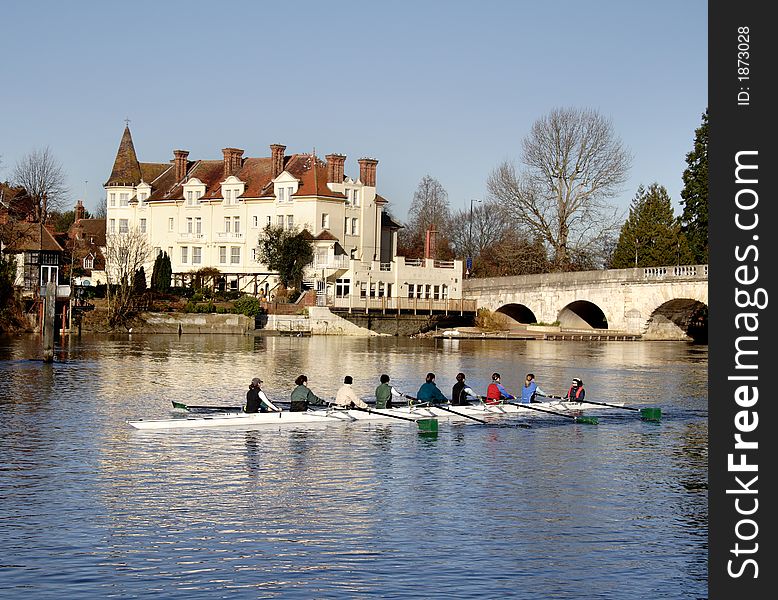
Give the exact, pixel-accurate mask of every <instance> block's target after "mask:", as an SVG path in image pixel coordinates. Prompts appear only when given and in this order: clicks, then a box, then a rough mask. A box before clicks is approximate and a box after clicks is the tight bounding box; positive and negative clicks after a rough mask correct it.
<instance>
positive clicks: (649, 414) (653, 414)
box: [549, 396, 662, 421]
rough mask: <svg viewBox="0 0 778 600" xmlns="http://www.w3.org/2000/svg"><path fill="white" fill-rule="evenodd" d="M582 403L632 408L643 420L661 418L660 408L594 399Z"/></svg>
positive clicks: (625, 408)
mask: <svg viewBox="0 0 778 600" xmlns="http://www.w3.org/2000/svg"><path fill="white" fill-rule="evenodd" d="M549 398H555V399H557V400H564V398H562V396H549ZM581 402H583V403H584V404H598V405H600V406H608V407H610V408H621V409H624V410H634V411H638V412H640V419H641V420H643V421H659V420H660V419H661V418H662V409H661V408H635V407H634V406H619V405H618V404H608V403H607V402H595V401H594V400H586V399H585V398H584V399H583V400H582V401H581Z"/></svg>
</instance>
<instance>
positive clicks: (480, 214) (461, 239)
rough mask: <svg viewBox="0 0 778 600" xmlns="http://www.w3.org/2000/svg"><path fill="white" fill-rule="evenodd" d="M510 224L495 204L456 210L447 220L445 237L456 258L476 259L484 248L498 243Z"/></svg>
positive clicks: (482, 204) (489, 203) (500, 208)
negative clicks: (450, 244)
mask: <svg viewBox="0 0 778 600" xmlns="http://www.w3.org/2000/svg"><path fill="white" fill-rule="evenodd" d="M510 227H511V224H510V222H509V221H508V220H506V218H505V215H503V210H502V207H501V206H500V205H499V204H497V203H496V202H485V203H481V204H478V205H477V206H475V207H474V208H473V210H472V211H471V210H470V209H469V208H467V209H463V210H458V211H456V212H455V213H454V214H453V215H451V219H450V220H449V225H448V227H447V235H448V238H449V240H450V241H451V243H452V245H453V246H454V253H455V254H456V256H458V257H461V258H464V257H467V256H470V257H472V258H473V259H476V258H478V256H480V254H481V253H482V252H483V250H484V249H485V248H488V247H489V246H492V245H493V244H497V243H499V241H500V239H501V238H502V237H503V236H504V235H505V232H506V231H507V229H508V228H510Z"/></svg>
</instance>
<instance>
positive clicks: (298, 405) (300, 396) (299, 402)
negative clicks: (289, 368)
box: [289, 375, 326, 412]
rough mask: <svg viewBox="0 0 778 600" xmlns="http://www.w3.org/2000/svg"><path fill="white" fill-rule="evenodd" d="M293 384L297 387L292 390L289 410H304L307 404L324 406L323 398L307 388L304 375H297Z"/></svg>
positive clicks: (306, 379)
mask: <svg viewBox="0 0 778 600" xmlns="http://www.w3.org/2000/svg"><path fill="white" fill-rule="evenodd" d="M294 384H295V386H297V387H295V388H294V389H293V390H292V397H291V404H290V405H289V410H290V411H291V412H300V411H306V410H308V407H309V406H324V405H325V404H326V403H325V402H324V400H322V399H321V398H319V397H318V396H317V395H316V394H314V393H313V392H312V391H311V390H309V389H308V377H307V376H306V375H298V376H297V379H295V380H294Z"/></svg>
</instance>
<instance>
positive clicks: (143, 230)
mask: <svg viewBox="0 0 778 600" xmlns="http://www.w3.org/2000/svg"><path fill="white" fill-rule="evenodd" d="M138 229H139V230H140V232H141V233H146V219H141V220H140V221H139V223H138Z"/></svg>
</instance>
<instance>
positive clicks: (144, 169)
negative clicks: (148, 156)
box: [140, 163, 173, 184]
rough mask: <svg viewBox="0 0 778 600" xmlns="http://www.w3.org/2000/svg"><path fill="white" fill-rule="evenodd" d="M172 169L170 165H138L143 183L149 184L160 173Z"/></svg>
mask: <svg viewBox="0 0 778 600" xmlns="http://www.w3.org/2000/svg"><path fill="white" fill-rule="evenodd" d="M172 168H173V165H172V164H170V163H140V174H141V177H143V181H145V182H146V183H149V184H151V183H153V182H154V180H155V179H156V178H157V177H159V176H160V175H162V173H164V172H165V171H166V170H168V169H172Z"/></svg>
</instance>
